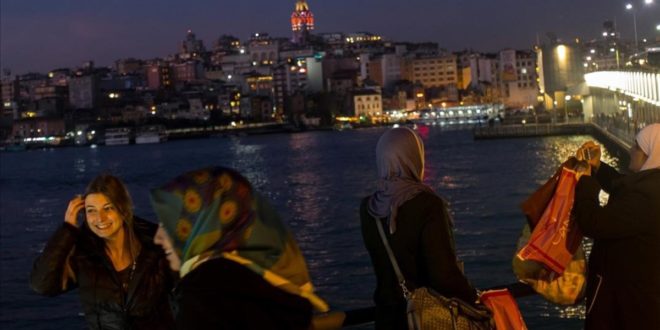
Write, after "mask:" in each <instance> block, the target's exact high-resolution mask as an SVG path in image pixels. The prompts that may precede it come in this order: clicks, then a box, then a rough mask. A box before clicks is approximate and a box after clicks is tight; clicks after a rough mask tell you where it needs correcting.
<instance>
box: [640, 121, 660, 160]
mask: <svg viewBox="0 0 660 330" xmlns="http://www.w3.org/2000/svg"><path fill="white" fill-rule="evenodd" d="M635 140H636V141H637V145H639V148H640V149H642V151H643V152H644V153H645V154H646V156H647V157H648V158H647V159H646V162H644V165H642V168H641V169H640V170H641V171H643V170H648V169H652V168H660V123H655V124H651V125H648V126H646V127H644V128H643V129H642V130H641V131H639V133H637V137H636V138H635Z"/></svg>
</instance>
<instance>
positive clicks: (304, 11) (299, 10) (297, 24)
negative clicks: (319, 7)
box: [291, 0, 314, 44]
mask: <svg viewBox="0 0 660 330" xmlns="http://www.w3.org/2000/svg"><path fill="white" fill-rule="evenodd" d="M291 30H292V31H293V38H292V39H291V40H292V41H293V42H294V43H297V44H304V43H305V42H306V41H307V36H308V35H309V33H310V31H312V30H314V14H312V11H311V10H309V6H308V5H307V2H306V1H305V0H298V2H296V10H295V11H294V12H293V13H292V14H291Z"/></svg>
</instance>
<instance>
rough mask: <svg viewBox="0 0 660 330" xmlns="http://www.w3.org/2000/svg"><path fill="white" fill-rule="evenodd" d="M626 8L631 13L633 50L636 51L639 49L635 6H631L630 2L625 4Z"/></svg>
mask: <svg viewBox="0 0 660 330" xmlns="http://www.w3.org/2000/svg"><path fill="white" fill-rule="evenodd" d="M647 1H648V0H647ZM652 2H653V1H651V3H652ZM648 3H649V2H647V4H648ZM626 10H630V11H631V12H632V14H633V27H634V29H635V52H637V51H638V50H639V44H638V43H637V15H636V14H635V8H633V5H632V3H628V4H626Z"/></svg>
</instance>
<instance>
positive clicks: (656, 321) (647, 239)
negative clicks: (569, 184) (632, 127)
mask: <svg viewBox="0 0 660 330" xmlns="http://www.w3.org/2000/svg"><path fill="white" fill-rule="evenodd" d="M577 157H578V158H585V159H587V160H588V161H589V163H590V165H591V176H586V175H585V176H582V177H581V178H580V181H579V182H578V184H577V186H576V188H575V203H574V205H573V215H574V216H575V219H576V221H577V223H578V226H579V228H580V230H581V231H582V232H583V233H584V234H585V235H586V236H587V237H591V238H593V239H594V245H593V248H592V250H591V255H590V256H589V268H588V270H589V272H588V274H589V275H588V278H587V294H586V296H587V320H586V326H585V327H586V329H660V123H656V124H651V125H648V126H646V127H645V128H644V129H642V130H641V131H640V132H639V133H638V134H637V136H636V138H635V144H634V145H633V146H632V148H631V149H630V166H629V170H630V171H631V172H632V173H631V174H628V175H623V174H620V173H619V172H617V171H616V170H615V169H614V168H612V167H611V166H609V165H607V164H605V163H601V162H600V147H599V146H597V145H596V144H595V143H593V142H587V143H585V144H584V145H583V146H582V147H581V148H580V149H579V150H578V152H577ZM601 189H602V190H605V191H606V192H607V193H609V199H608V201H607V204H606V205H604V206H601V205H600V203H599V199H598V195H599V192H600V190H601Z"/></svg>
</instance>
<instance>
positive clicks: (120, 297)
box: [30, 218, 174, 330]
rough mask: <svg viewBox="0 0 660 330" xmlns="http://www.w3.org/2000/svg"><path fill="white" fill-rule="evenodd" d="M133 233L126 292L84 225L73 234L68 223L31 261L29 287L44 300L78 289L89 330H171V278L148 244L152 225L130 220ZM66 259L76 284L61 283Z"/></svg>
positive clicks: (158, 250) (159, 255)
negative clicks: (136, 248)
mask: <svg viewBox="0 0 660 330" xmlns="http://www.w3.org/2000/svg"><path fill="white" fill-rule="evenodd" d="M134 229H135V233H136V235H137V237H138V239H139V240H140V242H141V243H142V249H141V252H140V254H139V256H138V258H137V260H136V264H135V265H136V268H135V271H134V272H133V276H132V277H131V281H130V282H129V284H128V290H127V291H126V293H124V291H123V290H122V288H121V284H120V280H119V278H118V275H117V273H116V272H115V270H114V268H113V266H112V263H111V261H110V259H109V258H108V257H107V256H106V254H105V252H104V246H103V242H102V241H101V239H99V238H98V237H96V236H95V235H94V234H93V233H92V232H91V230H89V228H87V226H84V225H83V226H82V228H80V229H78V228H76V227H74V226H72V225H70V224H68V223H64V224H63V225H62V226H60V227H59V228H58V229H57V231H55V233H54V234H53V236H52V237H51V238H50V240H49V241H48V243H47V244H46V247H45V248H44V251H43V252H42V253H41V255H40V256H39V257H37V259H36V260H35V262H34V266H33V269H32V273H31V274H30V286H31V287H32V289H33V290H34V291H36V292H37V293H39V294H43V295H46V296H56V295H59V294H61V293H64V292H67V291H69V290H72V289H74V288H76V287H77V288H79V289H80V290H79V292H80V299H81V302H82V306H83V309H84V312H85V318H86V320H87V324H88V326H89V328H90V329H113V330H114V329H173V328H174V320H173V316H172V312H171V309H170V304H169V293H170V291H171V289H172V287H173V277H174V276H173V275H172V273H171V271H170V269H169V266H168V263H167V260H166V259H165V255H164V253H163V251H162V249H161V248H160V247H159V246H156V245H154V243H153V236H154V234H155V232H156V229H157V225H155V224H153V223H150V222H147V221H144V220H141V219H138V218H135V221H134ZM69 254H71V257H70V259H69V265H70V267H71V269H72V270H73V273H74V274H75V278H76V279H75V281H72V280H68V281H66V282H65V281H64V278H63V277H64V274H65V267H66V263H67V256H68V255H69ZM129 267H130V266H129ZM65 283H66V284H65Z"/></svg>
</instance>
